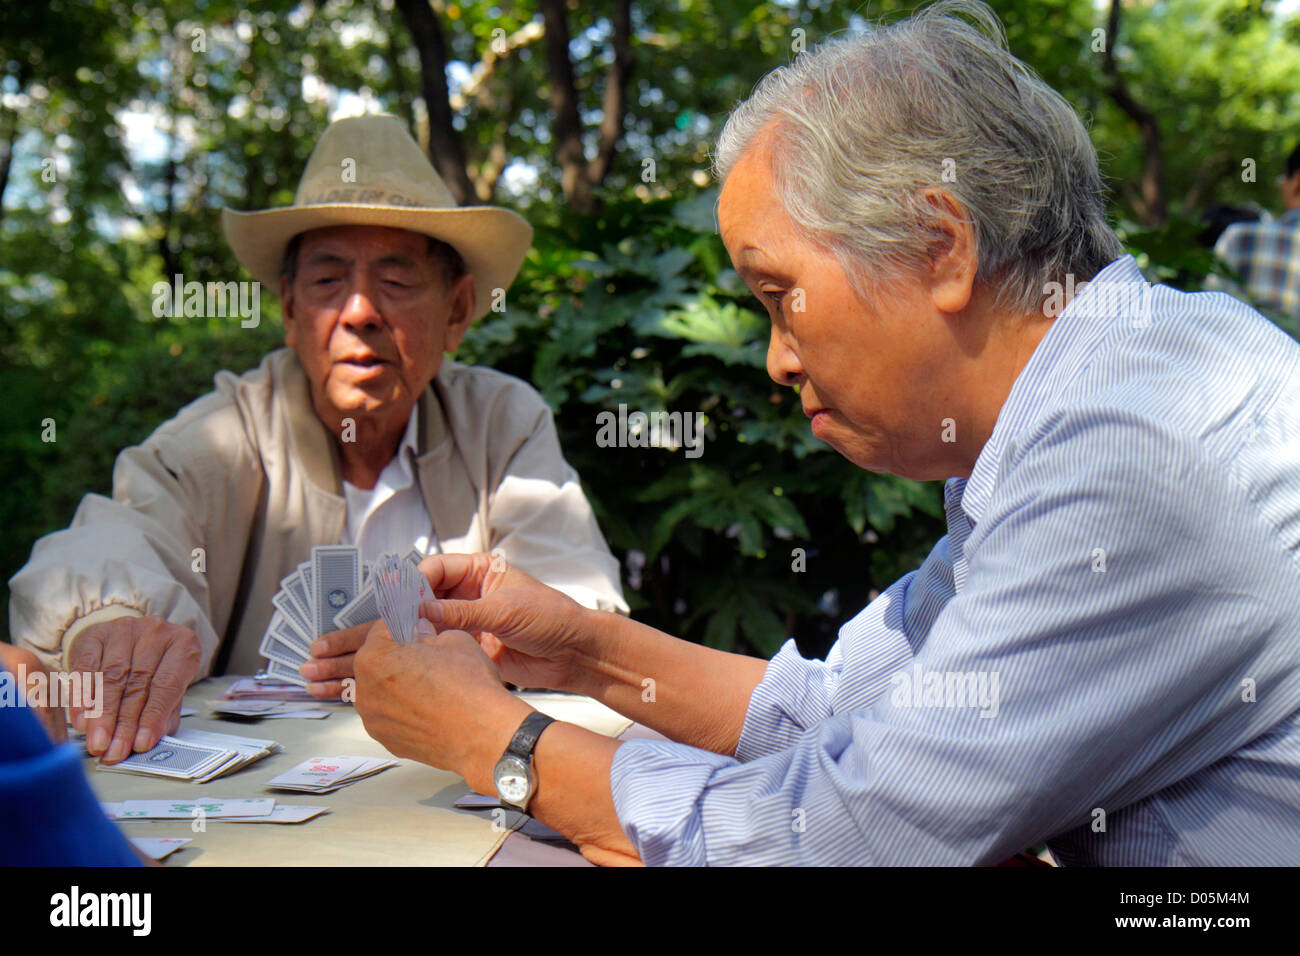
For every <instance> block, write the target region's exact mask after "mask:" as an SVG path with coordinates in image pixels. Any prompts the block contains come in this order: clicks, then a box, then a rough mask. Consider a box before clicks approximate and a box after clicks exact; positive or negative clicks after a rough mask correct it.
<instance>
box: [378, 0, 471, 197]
mask: <svg viewBox="0 0 1300 956" xmlns="http://www.w3.org/2000/svg"><path fill="white" fill-rule="evenodd" d="M396 3H397V8H398V10H400V11H401V13H402V19H403V20H404V21H405V22H406V28H407V29H408V30H409V31H410V33H411V39H412V40H413V41H414V43H415V49H416V52H417V53H419V55H420V90H421V93H422V94H423V96H424V106H425V110H426V112H427V113H428V114H429V159H430V161H431V162H432V163H433V166H434V168H435V169H436V170H438V174H439V175H440V176H442V178H443V180H444V181H445V182H446V183H447V188H448V189H449V190H451V194H452V196H454V197H455V199H456V202H457V203H458V204H459V205H462V206H464V205H466V204H468V203H471V202H473V201H474V198H475V196H474V184H473V183H472V182H470V178H469V173H468V172H467V171H466V169H465V148H464V146H463V145H462V144H461V141H460V135H459V134H458V133H457V132H456V128H455V127H454V126H453V125H452V122H451V104H450V103H449V101H448V99H447V44H446V41H445V39H444V37H443V35H442V26H441V25H440V24H439V23H438V18H437V17H436V16H434V13H433V10H432V9H431V8H430V7H429V0H396Z"/></svg>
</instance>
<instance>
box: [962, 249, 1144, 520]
mask: <svg viewBox="0 0 1300 956" xmlns="http://www.w3.org/2000/svg"><path fill="white" fill-rule="evenodd" d="M1078 286H1079V287H1081V288H1077V290H1076V291H1075V294H1074V296H1073V298H1071V299H1070V302H1069V304H1068V305H1067V306H1066V307H1065V309H1064V311H1062V312H1061V314H1060V315H1058V316H1057V317H1056V319H1054V320H1053V322H1052V326H1051V328H1049V329H1048V330H1047V334H1046V335H1044V336H1043V338H1042V340H1041V341H1040V342H1039V343H1038V347H1037V348H1035V349H1034V354H1033V355H1031V356H1030V358H1029V361H1028V362H1027V363H1026V364H1025V367H1024V368H1023V369H1022V370H1021V372H1020V374H1019V375H1018V376H1017V377H1016V381H1015V383H1014V384H1013V385H1012V386H1011V392H1010V394H1008V395H1007V400H1006V401H1005V402H1004V403H1003V404H1002V409H1001V411H999V412H998V419H997V422H996V423H995V424H994V426H993V434H992V435H990V436H989V439H988V441H987V442H985V444H984V447H983V449H981V450H980V454H979V457H978V458H977V459H976V460H975V467H974V468H973V469H972V470H971V474H970V478H968V479H967V480H966V482H965V486H964V488H961V489H960V490H961V507H962V510H963V511H964V512H966V515H967V517H969V518H970V520H971V522H972V523H976V522H978V521H979V520H980V518H981V517H982V516H983V514H984V509H985V507H986V506H987V505H988V502H989V498H990V497H992V494H993V485H994V481H995V479H996V478H997V474H998V466H999V464H1000V463H1001V459H1002V452H1003V449H1005V448H1006V445H1007V442H1008V441H1009V440H1010V439H1011V438H1012V437H1013V436H1014V435H1016V434H1017V433H1018V432H1020V431H1021V430H1022V429H1024V428H1025V427H1026V426H1027V425H1028V424H1029V423H1030V422H1031V421H1033V419H1034V417H1035V412H1036V411H1037V410H1038V409H1040V408H1042V407H1043V406H1044V405H1045V404H1046V403H1047V402H1050V401H1051V400H1052V399H1054V398H1055V397H1057V396H1058V395H1060V394H1061V392H1063V391H1064V390H1065V388H1066V387H1067V386H1068V385H1069V383H1070V382H1071V381H1073V379H1074V378H1075V377H1076V376H1077V375H1079V374H1080V373H1081V372H1083V370H1084V369H1085V368H1086V367H1087V365H1088V363H1089V361H1090V360H1091V358H1092V355H1093V353H1094V352H1096V350H1097V348H1098V346H1100V345H1101V344H1102V342H1103V341H1105V339H1106V338H1108V337H1109V336H1110V334H1111V333H1112V331H1114V330H1115V328H1116V327H1117V326H1118V325H1119V324H1121V323H1123V324H1124V325H1126V326H1127V327H1130V328H1140V327H1143V326H1146V325H1149V324H1150V323H1151V300H1150V292H1151V286H1150V284H1149V283H1148V282H1147V281H1146V279H1145V278H1144V277H1143V275H1142V271H1141V270H1140V269H1139V268H1138V266H1137V262H1136V261H1135V260H1134V258H1133V257H1132V256H1131V255H1126V256H1122V257H1121V258H1119V259H1116V260H1115V261H1114V262H1112V263H1111V264H1110V265H1108V266H1106V268H1104V269H1102V270H1101V271H1100V272H1099V273H1097V275H1096V276H1094V277H1093V279H1092V280H1091V281H1089V282H1087V283H1086V284H1085V283H1083V282H1080V283H1078ZM1063 291H1068V286H1067V289H1066V290H1063ZM1050 302H1051V299H1050V298H1049V299H1048V303H1050Z"/></svg>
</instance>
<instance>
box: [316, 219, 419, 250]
mask: <svg viewBox="0 0 1300 956" xmlns="http://www.w3.org/2000/svg"><path fill="white" fill-rule="evenodd" d="M428 245H429V237H428V236H426V235H425V234H424V233H421V232H412V231H411V230H409V229H393V228H391V227H388V226H324V227H322V228H320V229H311V230H308V231H307V232H304V233H302V249H303V251H304V252H307V251H310V250H314V249H317V248H330V249H338V248H348V247H353V248H375V247H378V248H384V249H391V250H393V251H398V250H402V251H409V252H410V253H411V254H412V255H420V254H422V253H423V252H424V251H425V250H426V249H427V248H428Z"/></svg>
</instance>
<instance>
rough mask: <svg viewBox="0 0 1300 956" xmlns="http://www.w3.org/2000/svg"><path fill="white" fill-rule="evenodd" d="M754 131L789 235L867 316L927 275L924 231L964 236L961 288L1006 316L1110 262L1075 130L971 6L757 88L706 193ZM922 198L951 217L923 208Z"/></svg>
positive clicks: (906, 26) (735, 121)
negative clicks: (897, 287) (903, 285)
mask: <svg viewBox="0 0 1300 956" xmlns="http://www.w3.org/2000/svg"><path fill="white" fill-rule="evenodd" d="M963 16H964V17H965V18H967V19H963ZM968 20H969V21H971V22H968ZM769 127H770V129H769ZM765 131H766V132H767V133H768V134H770V135H771V139H770V140H768V141H769V142H770V143H771V145H772V153H771V155H772V171H773V177H774V181H775V184H776V188H777V192H778V195H779V196H780V198H781V203H782V205H783V206H784V208H785V210H786V212H787V213H788V214H789V216H790V218H791V220H792V221H793V223H794V224H795V227H796V228H797V229H798V230H799V231H800V232H801V233H802V234H803V235H804V237H805V238H806V239H808V240H810V241H812V242H814V243H815V244H817V245H820V246H823V247H825V248H827V249H828V250H830V251H831V252H833V253H834V254H835V256H836V257H837V258H838V260H839V262H840V264H841V266H842V267H843V268H844V271H845V273H846V274H847V275H848V277H849V280H850V282H851V284H852V286H853V289H854V291H855V292H856V293H857V294H858V295H859V296H860V297H861V298H863V299H864V300H866V301H868V302H871V301H872V300H873V295H872V292H873V288H874V287H878V286H879V285H880V284H881V283H883V282H886V281H888V280H890V279H894V278H898V277H900V276H902V275H905V274H908V273H911V272H914V271H915V270H917V269H918V268H920V267H921V266H922V265H924V263H925V262H927V261H928V257H929V254H930V252H931V251H932V250H933V249H935V248H936V247H937V246H940V245H941V244H942V243H943V242H944V237H945V233H944V231H943V230H942V229H941V221H940V217H942V218H945V219H948V220H949V221H965V222H968V223H970V224H971V226H972V230H973V233H974V236H975V243H976V252H977V255H978V261H979V267H978V271H977V274H976V280H977V282H978V283H980V284H981V285H982V286H983V287H984V288H986V289H988V290H989V291H991V292H992V293H993V297H994V302H995V305H996V307H997V308H999V309H1004V310H1014V311H1015V314H1028V313H1029V312H1033V311H1037V310H1038V309H1039V308H1040V307H1041V304H1042V301H1043V298H1044V296H1045V295H1046V294H1047V292H1048V288H1047V286H1048V283H1049V282H1054V281H1061V280H1063V279H1064V277H1065V276H1066V275H1067V274H1070V273H1073V274H1074V276H1075V278H1076V279H1082V280H1087V279H1091V278H1092V277H1093V276H1095V275H1096V274H1097V273H1098V272H1099V271H1101V269H1103V268H1104V267H1105V266H1106V265H1107V264H1108V263H1110V262H1111V261H1112V260H1114V259H1115V258H1117V257H1118V256H1121V255H1123V253H1124V249H1123V247H1122V246H1121V244H1120V241H1119V239H1118V238H1117V237H1116V235H1115V233H1114V231H1113V230H1112V229H1111V227H1110V224H1109V223H1108V222H1107V220H1106V202H1105V195H1106V194H1105V187H1104V185H1103V183H1102V179H1101V173H1100V171H1099V170H1098V167H1097V153H1096V150H1095V149H1094V148H1093V145H1092V142H1091V140H1089V138H1088V133H1087V131H1086V130H1085V129H1084V127H1083V124H1082V122H1080V120H1079V117H1078V115H1077V114H1076V113H1075V111H1074V109H1073V108H1072V107H1071V106H1070V104H1069V103H1067V102H1066V101H1065V99H1064V98H1063V97H1062V96H1061V95H1060V94H1059V93H1057V92H1056V91H1055V90H1053V89H1052V88H1051V87H1049V86H1048V85H1047V84H1046V83H1044V82H1043V81H1042V80H1041V79H1040V78H1039V77H1038V75H1037V74H1036V73H1034V71H1033V70H1032V69H1030V68H1029V67H1028V66H1026V65H1025V64H1023V63H1021V62H1020V61H1019V60H1017V59H1016V58H1015V57H1014V56H1012V55H1011V53H1010V51H1009V50H1008V48H1007V42H1006V35H1005V33H1004V32H1003V29H1002V24H1001V22H1000V21H999V20H998V18H997V16H996V15H995V14H994V13H993V11H992V10H991V9H990V8H989V7H988V6H987V5H986V4H984V3H980V2H976V0H945V2H941V3H936V4H934V5H932V6H929V7H926V8H925V9H923V10H921V11H919V12H917V13H915V14H914V15H913V16H912V17H911V18H910V19H907V20H902V21H900V22H898V23H895V24H892V25H890V26H886V27H881V28H876V29H872V30H870V31H868V32H866V33H863V34H859V35H853V36H843V37H836V38H834V39H831V40H829V41H826V42H825V43H822V44H820V45H819V46H818V47H816V48H815V49H812V50H810V51H809V52H807V53H805V54H801V55H800V56H799V57H798V58H797V59H796V60H795V61H794V63H792V64H791V65H789V66H783V67H779V68H778V69H776V70H773V71H772V72H771V73H769V74H768V75H767V76H765V77H763V79H762V80H761V81H760V82H759V84H758V86H757V87H756V88H755V89H754V92H753V94H752V95H751V96H750V97H749V99H747V100H745V101H744V102H743V103H741V104H740V105H739V106H738V107H736V109H735V110H734V111H733V112H732V113H731V116H730V117H729V118H728V119H727V123H726V125H725V126H724V127H723V130H722V134H721V136H720V137H719V139H718V146H717V150H716V153H715V156H714V174H715V176H716V178H717V179H718V181H719V182H723V181H725V179H726V177H727V175H728V173H730V171H731V170H732V168H733V167H734V166H735V164H736V162H737V161H738V160H739V159H740V156H741V154H742V153H743V152H744V151H745V150H746V149H747V148H749V147H750V146H751V145H752V144H754V143H755V141H756V139H757V138H758V137H759V136H760V134H763V133H764V132H765ZM936 189H937V190H942V191H944V192H946V193H948V195H949V196H951V197H952V198H953V200H955V202H956V203H957V204H958V205H959V206H960V207H961V209H962V210H964V211H965V213H966V218H964V219H962V217H960V216H958V215H954V214H953V213H952V212H951V211H950V210H948V209H946V208H944V207H942V206H937V205H936V204H935V203H933V202H932V201H929V200H927V198H926V196H925V192H924V191H926V190H936ZM868 276H870V277H871V281H869V280H868Z"/></svg>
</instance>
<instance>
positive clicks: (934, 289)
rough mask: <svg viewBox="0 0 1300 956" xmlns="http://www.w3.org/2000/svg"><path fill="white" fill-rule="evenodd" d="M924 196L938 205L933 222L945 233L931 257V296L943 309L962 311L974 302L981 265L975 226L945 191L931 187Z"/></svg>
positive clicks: (945, 310) (959, 204) (959, 205)
mask: <svg viewBox="0 0 1300 956" xmlns="http://www.w3.org/2000/svg"><path fill="white" fill-rule="evenodd" d="M921 195H922V198H923V199H924V200H925V201H926V202H928V203H929V204H930V205H931V206H933V207H934V219H933V221H934V224H935V226H936V228H937V229H938V230H939V231H940V232H941V233H942V234H943V241H942V242H939V243H936V247H935V250H934V252H933V253H932V258H931V260H930V297H931V299H932V300H933V302H934V305H935V308H937V309H939V310H940V311H941V312H947V313H950V314H951V313H956V312H960V311H961V310H962V309H964V308H966V306H967V305H968V304H969V303H970V300H971V296H972V294H973V292H974V288H975V273H976V272H977V271H978V268H979V256H978V254H977V252H976V248H975V226H974V224H973V223H972V222H971V221H970V216H969V215H968V214H967V212H966V210H965V209H964V208H963V207H962V205H961V203H959V202H957V200H956V199H954V198H953V197H952V195H951V194H950V193H948V192H946V191H945V190H942V189H927V190H925V191H924V192H923V193H922V194H921Z"/></svg>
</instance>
